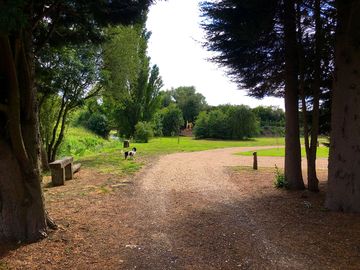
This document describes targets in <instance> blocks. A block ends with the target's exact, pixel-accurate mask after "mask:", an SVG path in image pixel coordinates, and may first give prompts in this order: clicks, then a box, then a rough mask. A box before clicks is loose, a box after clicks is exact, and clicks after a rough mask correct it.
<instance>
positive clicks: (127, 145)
mask: <svg viewBox="0 0 360 270" xmlns="http://www.w3.org/2000/svg"><path fill="white" fill-rule="evenodd" d="M128 147H130V142H129V140H124V148H128Z"/></svg>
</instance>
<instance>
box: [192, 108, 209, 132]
mask: <svg viewBox="0 0 360 270" xmlns="http://www.w3.org/2000/svg"><path fill="white" fill-rule="evenodd" d="M194 134H195V138H196V139H205V138H209V115H208V114H207V113H206V112H201V113H200V114H199V116H198V118H197V119H196V125H195V126H194Z"/></svg>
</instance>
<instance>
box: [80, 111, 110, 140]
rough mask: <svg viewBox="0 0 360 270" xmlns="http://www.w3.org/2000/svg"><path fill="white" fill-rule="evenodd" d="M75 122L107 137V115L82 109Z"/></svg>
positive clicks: (108, 130) (108, 129) (108, 131)
mask: <svg viewBox="0 0 360 270" xmlns="http://www.w3.org/2000/svg"><path fill="white" fill-rule="evenodd" d="M76 124H78V125H81V126H83V127H85V128H87V129H88V130H90V131H92V132H94V133H95V134H96V135H99V136H101V137H103V138H107V137H108V136H109V133H110V128H109V121H108V119H107V117H106V116H105V115H104V114H102V113H100V112H94V113H90V112H89V111H83V112H81V113H80V114H79V116H78V119H77V121H76Z"/></svg>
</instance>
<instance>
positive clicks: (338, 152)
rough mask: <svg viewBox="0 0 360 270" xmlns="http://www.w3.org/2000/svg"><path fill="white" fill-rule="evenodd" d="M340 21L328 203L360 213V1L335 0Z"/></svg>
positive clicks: (330, 205)
mask: <svg viewBox="0 0 360 270" xmlns="http://www.w3.org/2000/svg"><path fill="white" fill-rule="evenodd" d="M336 4H337V11H338V24H337V32H336V45H335V46H336V47H335V78H334V90H333V100H332V115H331V117H332V118H331V133H330V156H329V181H328V192H327V198H326V202H325V205H326V207H328V208H329V209H331V210H336V211H337V210H340V211H346V212H360V141H359V137H360V46H359V45H360V34H359V29H360V21H359V18H360V0H341V1H340V0H339V1H337V2H336Z"/></svg>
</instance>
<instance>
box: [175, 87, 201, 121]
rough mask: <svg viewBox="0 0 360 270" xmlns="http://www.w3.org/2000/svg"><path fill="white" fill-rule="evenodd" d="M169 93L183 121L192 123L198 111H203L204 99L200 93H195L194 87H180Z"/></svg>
mask: <svg viewBox="0 0 360 270" xmlns="http://www.w3.org/2000/svg"><path fill="white" fill-rule="evenodd" d="M170 92H171V97H172V99H173V100H174V101H175V103H176V105H177V106H178V107H179V109H180V110H181V112H182V114H183V117H184V120H185V121H189V122H192V123H193V122H194V121H195V118H196V117H197V116H198V115H199V113H200V111H202V110H205V108H206V106H207V103H206V100H205V97H204V96H203V95H202V94H200V93H196V89H195V87H194V86H182V87H178V88H176V89H173V90H171V91H170Z"/></svg>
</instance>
